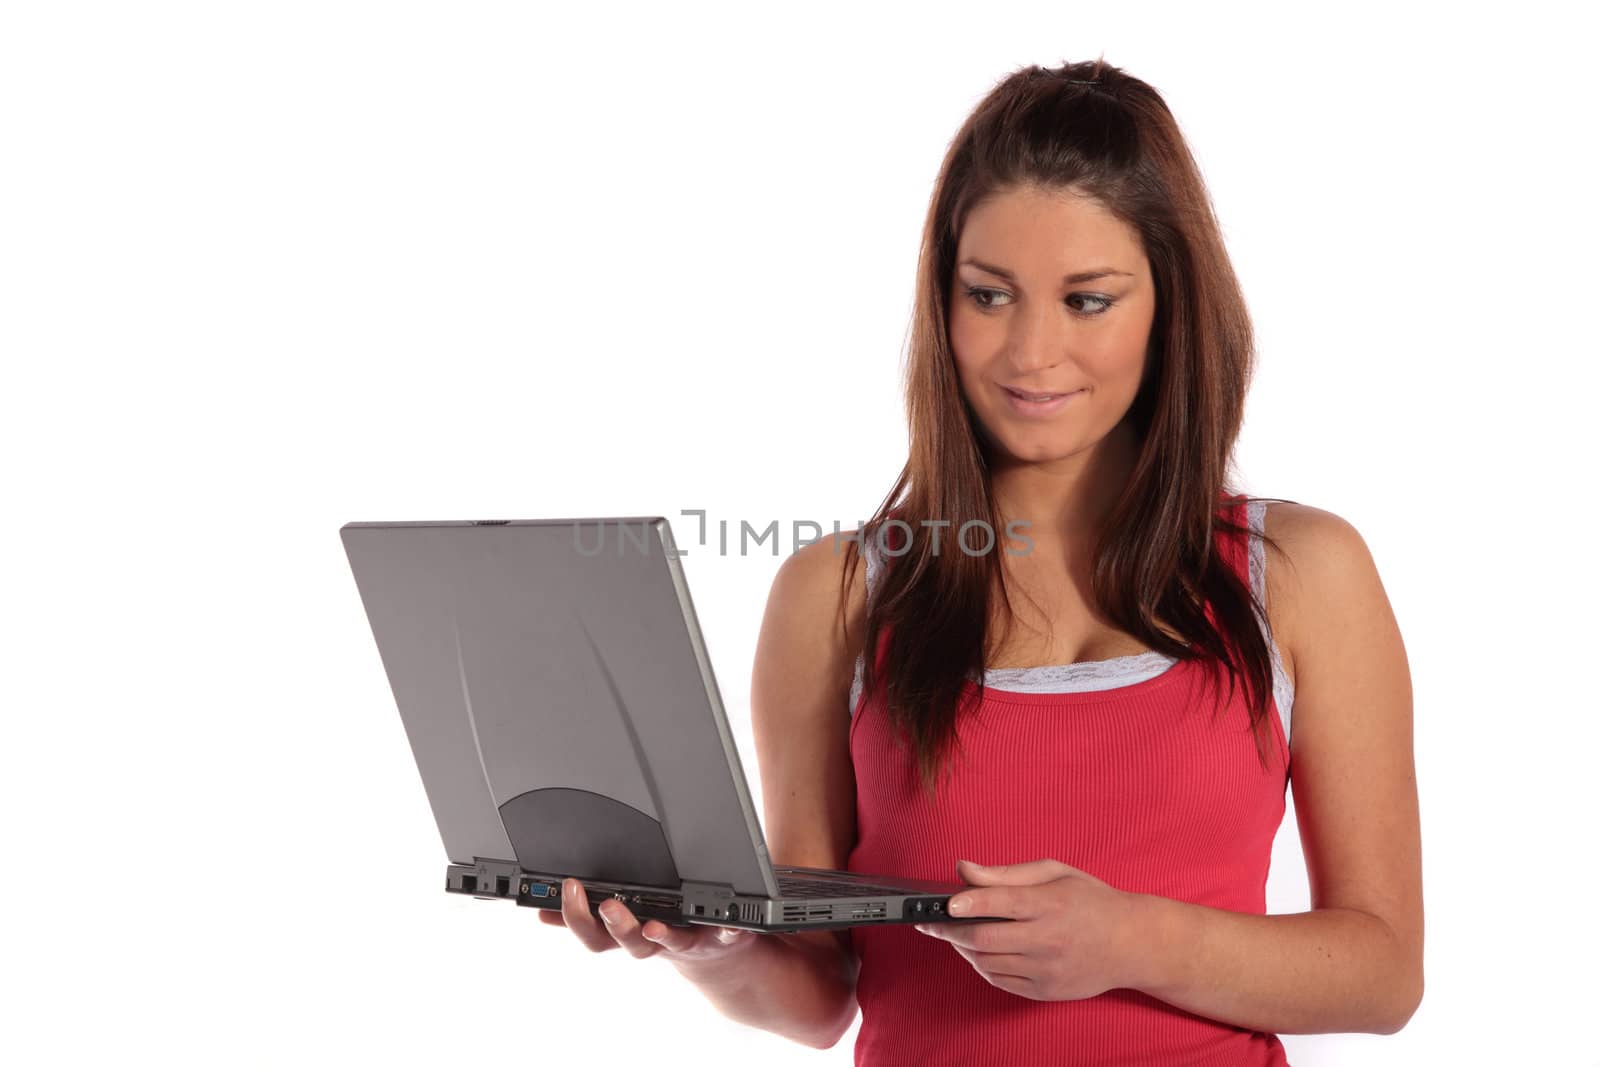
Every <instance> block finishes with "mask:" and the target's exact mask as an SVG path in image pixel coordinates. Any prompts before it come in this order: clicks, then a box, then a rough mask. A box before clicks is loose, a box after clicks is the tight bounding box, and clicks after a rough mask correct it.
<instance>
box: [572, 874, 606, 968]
mask: <svg viewBox="0 0 1600 1067" xmlns="http://www.w3.org/2000/svg"><path fill="white" fill-rule="evenodd" d="M561 917H562V918H563V919H564V920H566V924H567V929H569V930H571V931H572V932H573V933H574V934H576V935H578V940H579V941H581V942H583V946H584V947H585V948H587V949H588V950H589V951H590V952H605V951H607V950H609V949H614V948H616V947H617V942H616V940H615V939H614V938H613V937H612V936H611V935H610V934H608V933H606V931H605V930H603V929H601V927H600V920H599V919H596V918H595V917H594V915H593V914H591V913H590V911H589V897H588V894H586V893H585V892H584V891H583V883H582V882H580V881H578V880H577V879H576V878H566V879H563V880H562V882H561Z"/></svg>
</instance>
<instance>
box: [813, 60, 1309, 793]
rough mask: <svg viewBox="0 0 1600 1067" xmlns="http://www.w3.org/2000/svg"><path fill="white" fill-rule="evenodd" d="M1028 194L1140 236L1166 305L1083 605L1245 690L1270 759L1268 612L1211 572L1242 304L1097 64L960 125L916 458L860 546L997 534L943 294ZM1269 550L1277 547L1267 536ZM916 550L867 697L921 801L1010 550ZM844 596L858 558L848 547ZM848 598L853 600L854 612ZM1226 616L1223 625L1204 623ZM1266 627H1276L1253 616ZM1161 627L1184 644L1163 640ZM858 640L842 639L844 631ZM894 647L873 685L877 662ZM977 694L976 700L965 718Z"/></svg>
mask: <svg viewBox="0 0 1600 1067" xmlns="http://www.w3.org/2000/svg"><path fill="white" fill-rule="evenodd" d="M1020 186H1039V187H1044V188H1054V189H1068V188H1070V189H1072V190H1074V191H1076V192H1079V193H1082V194H1086V195H1088V196H1090V197H1093V198H1095V199H1096V200H1098V201H1099V202H1101V203H1102V204H1104V205H1105V206H1106V207H1107V208H1108V209H1109V210H1110V211H1111V212H1113V213H1114V214H1115V215H1116V216H1117V217H1118V218H1120V219H1122V220H1123V221H1124V222H1125V223H1127V224H1128V225H1129V226H1131V227H1132V228H1133V229H1135V230H1136V231H1137V233H1138V235H1139V238H1140V240H1141V243H1142V245H1143V250H1144V253H1145V255H1146V258H1147V259H1148V261H1149V264H1150V268H1151V272H1152V275H1153V278H1154V281H1155V288H1156V314H1155V321H1154V322H1153V324H1152V326H1151V332H1150V350H1149V358H1148V359H1147V361H1146V373H1145V379H1144V381H1143V383H1142V384H1141V386H1140V389H1139V391H1138V393H1137V394H1136V395H1135V397H1134V400H1133V403H1132V405H1131V406H1130V408H1129V410H1128V414H1127V416H1126V417H1127V419H1129V420H1131V422H1132V424H1133V426H1134V428H1135V429H1136V430H1137V434H1138V439H1139V441H1140V445H1139V456H1138V460H1137V463H1136V465H1135V468H1134V471H1133V475H1132V477H1131V479H1130V480H1129V483H1128V484H1127V485H1126V487H1125V488H1124V490H1123V491H1122V493H1121V495H1120V497H1119V499H1118V500H1117V501H1116V503H1115V504H1114V505H1113V507H1112V509H1111V511H1110V512H1109V513H1108V515H1107V518H1106V521H1105V523H1104V525H1103V527H1101V528H1100V530H1099V531H1098V538H1097V540H1096V544H1095V546H1094V556H1093V564H1092V572H1091V592H1092V596H1093V597H1094V601H1095V603H1096V604H1097V605H1098V606H1099V608H1100V610H1101V612H1102V613H1103V614H1104V615H1105V617H1107V618H1109V619H1110V620H1111V621H1113V622H1114V623H1115V624H1116V625H1117V626H1118V627H1119V628H1120V629H1122V630H1124V631H1125V632H1127V633H1129V634H1131V635H1133V636H1135V637H1137V638H1139V639H1140V640H1141V641H1142V642H1144V643H1145V644H1146V645H1148V646H1149V647H1150V648H1152V649H1154V650H1156V651H1159V652H1162V653H1165V654H1167V655H1169V656H1173V657H1175V658H1178V659H1199V660H1201V661H1203V662H1204V663H1205V665H1206V667H1207V670H1208V672H1210V676H1211V677H1212V678H1213V679H1215V678H1216V676H1217V675H1218V673H1219V672H1220V671H1226V674H1227V678H1228V692H1229V696H1230V697H1231V695H1232V693H1233V686H1234V685H1235V683H1236V681H1239V680H1241V679H1242V681H1243V683H1244V691H1245V695H1246V702H1247V704H1248V706H1249V708H1250V728H1251V731H1252V732H1253V734H1254V736H1255V741H1256V748H1257V751H1258V754H1259V755H1260V758H1261V762H1262V764H1263V766H1266V764H1267V755H1266V753H1267V746H1268V739H1269V738H1270V737H1271V734H1270V729H1271V727H1270V723H1269V721H1268V719H1267V711H1268V703H1267V702H1268V699H1269V697H1270V694H1271V680H1272V675H1271V669H1272V668H1271V660H1270V658H1269V652H1268V649H1267V644H1266V641H1265V640H1264V638H1263V637H1262V634H1261V631H1260V630H1259V628H1258V626H1257V623H1256V613H1257V612H1261V611H1262V605H1261V604H1260V603H1258V602H1257V601H1256V600H1255V598H1254V596H1253V595H1252V592H1251V590H1250V588H1249V587H1248V585H1247V584H1246V583H1245V582H1242V581H1240V579H1239V578H1238V576H1237V575H1236V574H1235V572H1234V571H1233V570H1232V569H1231V568H1229V567H1228V566H1227V565H1226V563H1225V562H1224V560H1223V558H1222V556H1221V555H1220V552H1219V548H1218V541H1217V535H1218V534H1219V532H1221V531H1223V530H1230V531H1233V532H1234V533H1237V534H1244V535H1249V534H1250V533H1251V531H1249V530H1248V528H1247V527H1246V525H1245V524H1243V523H1239V524H1235V523H1231V522H1229V521H1228V520H1227V519H1226V518H1224V517H1223V516H1222V515H1221V514H1219V506H1220V504H1221V501H1222V496H1223V494H1224V493H1229V492H1232V490H1231V489H1230V482H1231V475H1230V469H1231V464H1232V452H1233V445H1234V441H1235V439H1236V438H1237V436H1238V433H1239V426H1240V423H1241V421H1242V417H1243V410H1244V400H1245V394H1246V392H1247V390H1248V387H1249V383H1250V376H1251V371H1252V367H1253V362H1254V352H1253V349H1254V340H1253V334H1252V329H1251V325H1250V319H1249V316H1248V314H1247V312H1246V309H1245V302H1244V296H1243V294H1242V292H1241V291H1240V287H1239V282H1238V279H1237V278H1236V277H1235V275H1234V271H1233V267H1232V265H1231V263H1230V262H1229V260H1228V255H1227V252H1226V250H1225V249H1224V247H1223V242H1222V236H1221V233H1220V230H1219V227H1218V225H1217V220H1216V217H1215V213H1214V210H1213V208H1212V205H1211V201H1210V197H1209V195H1208V194H1207V192H1206V189H1205V186H1204V183H1203V181H1202V179H1201V176H1200V171H1199V167H1198V166H1197V165H1196V164H1195V161H1194V158H1193V157H1192V155H1191V154H1190V152H1189V148H1188V146H1187V145H1186V143H1185V142H1184V139H1183V136H1182V134H1181V132H1180V131H1179V129H1178V126H1177V123H1176V121H1175V120H1174V119H1173V116H1172V113H1171V112H1170V111H1169V110H1168V108H1167V105H1166V103H1165V102H1164V101H1163V100H1162V99H1161V97H1160V95H1159V94H1158V93H1157V92H1156V91H1155V90H1154V89H1153V88H1151V87H1150V86H1149V85H1147V84H1146V83H1145V82H1143V81H1140V80H1139V79H1138V78H1135V77H1133V76H1131V75H1129V74H1127V73H1125V72H1123V71H1122V70H1120V69H1119V68H1117V67H1114V66H1111V65H1110V64H1107V63H1106V62H1105V61H1104V58H1103V57H1102V58H1101V59H1099V60H1096V61H1094V62H1084V63H1067V64H1063V65H1062V66H1060V67H1056V68H1054V69H1045V68H1042V67H1038V66H1029V67H1025V68H1022V69H1020V70H1018V71H1016V72H1015V73H1012V74H1010V75H1009V76H1007V77H1006V78H1004V79H1003V80H1002V81H1001V82H1000V83H999V84H998V85H996V86H995V88H994V89H993V90H992V91H991V92H990V93H989V94H988V96H986V97H985V98H984V99H983V100H982V101H981V102H980V103H979V104H978V106H977V108H976V109H975V110H974V111H973V113H972V114H971V116H969V117H968V119H967V121H966V122H965V123H964V124H963V125H962V127H961V129H960V131H959V132H958V133H957V134H956V136H955V139H954V140H953V142H952V143H951V145H950V148H949V151H948V152H947V153H946V155H945V159H944V163H943V165H942V166H941V168H940V172H939V178H938V182H937V184H936V186H935V188H934V193H933V198H932V201H931V203H930V205H929V209H928V214H927V218H926V221H925V223H924V226H923V232H922V246H921V253H920V257H919V261H918V267H917V294H916V304H915V310H914V312H913V315H914V319H913V323H912V330H911V337H910V346H909V347H910V351H909V358H908V360H907V363H906V379H905V402H906V413H907V417H908V419H909V422H910V454H909V456H908V458H907V460H906V463H905V466H904V467H903V468H902V470H901V472H900V475H899V477H898V478H897V480H896V481H895V484H894V487H893V488H892V489H891V490H890V492H889V494H888V496H887V497H886V498H885V499H884V501H883V503H882V504H881V505H880V506H879V508H878V510H877V511H876V512H875V513H874V515H873V516H872V518H871V519H869V520H867V522H865V523H864V524H862V527H861V529H860V532H859V538H860V539H861V540H864V539H866V538H868V537H879V536H880V533H882V539H881V540H879V541H878V544H879V545H888V544H890V543H892V542H893V539H894V534H893V533H892V532H886V531H895V530H896V529H897V528H898V527H897V526H891V527H885V525H884V524H885V523H887V522H890V521H891V520H898V521H899V522H901V523H905V524H907V527H906V528H913V529H922V528H923V527H922V526H921V523H922V522H924V521H929V522H935V521H937V522H939V523H941V524H943V523H944V522H946V521H948V523H949V525H948V527H947V529H948V530H949V531H950V532H951V533H952V534H953V533H954V532H955V531H958V530H960V529H961V528H962V526H963V524H964V523H967V522H969V521H981V522H984V523H987V524H988V529H989V530H991V531H995V536H996V545H998V538H999V537H1000V534H999V531H1000V530H1001V529H1002V520H1001V516H1000V514H999V511H998V509H997V506H996V501H995V499H994V497H993V494H992V493H991V487H990V481H989V466H988V449H989V447H990V446H989V445H988V444H987V443H986V442H985V441H984V439H983V438H982V436H981V435H980V433H979V431H978V428H977V426H976V425H975V416H974V415H973V413H972V411H971V408H970V407H969V405H968V403H967V401H966V398H965V397H964V395H963V393H962V390H961V386H960V382H959V379H958V378H957V374H956V369H955V362H954V358H953V356H952V353H951V348H950V340H949V334H948V330H947V323H946V314H947V307H946V298H947V286H949V285H950V283H951V280H952V277H953V274H954V269H955V254H956V246H957V243H958V239H959V237H960V234H961V227H962V225H963V224H964V222H965V220H966V218H967V215H968V213H969V212H970V211H971V210H972V208H973V207H974V206H975V205H976V204H977V203H979V202H980V201H982V200H984V199H985V198H987V197H990V196H993V195H996V194H998V193H1000V192H1003V191H1005V190H1008V189H1011V188H1016V187H1020ZM1266 540H1267V543H1269V544H1272V546H1273V548H1274V550H1275V551H1276V550H1277V545H1276V544H1275V543H1274V542H1272V540H1271V539H1270V538H1268V539H1266ZM932 541H933V539H932V538H929V537H916V538H912V539H911V541H910V543H909V544H908V545H906V546H905V554H904V555H900V556H898V557H897V558H896V559H895V564H894V566H892V567H888V568H885V571H884V575H883V577H882V578H881V579H880V580H879V581H878V583H877V588H875V589H874V590H873V594H872V596H871V598H870V600H869V603H868V605H867V611H866V618H865V622H864V630H865V632H864V634H862V635H861V639H860V641H859V642H858V643H857V642H852V643H853V644H855V645H856V647H858V648H861V649H863V650H864V652H865V664H864V668H863V675H862V682H863V691H864V692H866V693H869V694H870V693H875V692H877V691H878V689H879V686H880V685H881V687H882V694H883V699H884V707H885V709H886V710H887V713H888V715H889V718H890V721H891V723H892V724H893V725H894V727H895V728H896V729H897V731H898V732H899V733H900V734H901V736H902V737H909V738H910V741H911V743H912V744H913V746H914V749H915V755H916V760H917V765H918V768H919V771H920V774H921V778H922V781H923V784H924V786H925V787H926V788H928V789H930V790H932V789H936V788H937V777H938V772H939V770H940V767H941V765H942V764H944V762H945V759H946V756H947V754H948V751H949V749H950V748H951V746H952V745H953V744H955V742H956V737H957V734H956V722H957V718H958V716H960V715H962V714H963V713H965V712H967V711H968V710H969V709H970V708H975V707H976V705H977V702H978V701H979V700H981V699H982V692H983V668H984V658H985V651H984V650H985V646H986V641H987V638H988V636H989V635H988V628H989V607H990V592H991V590H992V589H994V588H995V587H996V586H997V585H998V587H999V588H1000V589H1001V591H1002V593H1003V594H1004V595H1005V598H1006V603H1007V605H1008V606H1009V604H1010V593H1009V592H1008V591H1007V590H1006V584H1005V575H1004V570H1003V567H1002V563H1001V560H1000V558H999V557H1000V553H999V551H997V550H991V551H987V552H983V553H981V554H969V553H968V552H966V551H949V550H946V551H942V552H941V551H937V550H935V548H934V547H933V546H932ZM850 546H851V547H850V548H849V549H847V552H848V554H849V557H850V558H849V562H848V565H847V567H846V569H845V575H844V586H845V587H846V588H848V586H849V584H850V582H851V580H852V578H853V573H854V570H855V566H856V564H857V563H858V562H859V561H860V545H859V541H852V542H850ZM842 593H843V590H842V589H841V597H840V600H841V604H842V603H843V601H844V597H843V595H842ZM1207 603H1210V604H1211V605H1213V611H1214V612H1215V618H1216V621H1217V625H1215V626H1214V625H1213V624H1212V623H1211V621H1210V620H1208V619H1207V618H1206V615H1205V605H1206V604H1207ZM1261 617H1262V618H1265V615H1264V614H1263V615H1261ZM1158 621H1159V622H1161V623H1164V624H1165V625H1166V626H1168V627H1170V628H1171V630H1172V632H1173V634H1174V635H1175V636H1169V634H1168V633H1167V632H1164V631H1163V629H1161V628H1160V627H1158V625H1157V623H1158ZM846 636H847V639H848V637H849V635H848V632H847V634H846ZM880 642H881V643H882V644H883V646H884V647H883V650H882V654H883V656H884V667H883V671H882V674H881V675H880V673H879V670H878V663H877V659H876V655H875V654H874V653H875V651H876V650H878V649H879V645H880ZM968 681H972V682H973V684H974V691H973V692H972V700H971V701H969V702H968V703H966V704H962V703H961V697H962V694H963V693H964V692H966V689H965V685H966V683H967V682H968Z"/></svg>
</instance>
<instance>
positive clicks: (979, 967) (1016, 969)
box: [956, 946, 1036, 982]
mask: <svg viewBox="0 0 1600 1067" xmlns="http://www.w3.org/2000/svg"><path fill="white" fill-rule="evenodd" d="M956 952H957V953H959V954H960V956H961V958H962V959H964V960H966V961H967V962H968V963H970V964H972V969H973V970H975V971H977V972H978V973H979V974H981V975H983V976H984V978H986V979H993V978H1008V979H1011V980H1012V981H1016V982H1032V981H1033V980H1034V969H1035V967H1036V964H1035V963H1034V961H1033V960H1030V959H1029V958H1028V957H1026V956H1019V955H1016V954H1015V953H1008V952H974V951H973V950H971V949H969V948H960V947H959V946H958V947H957V948H956Z"/></svg>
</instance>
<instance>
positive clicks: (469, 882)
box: [461, 874, 478, 893]
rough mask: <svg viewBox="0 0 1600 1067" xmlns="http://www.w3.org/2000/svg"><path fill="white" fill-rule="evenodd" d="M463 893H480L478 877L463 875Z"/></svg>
mask: <svg viewBox="0 0 1600 1067" xmlns="http://www.w3.org/2000/svg"><path fill="white" fill-rule="evenodd" d="M461 891H462V892H463V893H476V892H477V891H478V876H477V875H475V874H463V875H462V876H461Z"/></svg>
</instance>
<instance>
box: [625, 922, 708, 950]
mask: <svg viewBox="0 0 1600 1067" xmlns="http://www.w3.org/2000/svg"><path fill="white" fill-rule="evenodd" d="M639 936H641V937H643V938H644V939H645V940H646V941H648V942H649V943H651V944H653V945H659V946H660V947H661V948H663V949H665V950H666V951H667V952H690V951H692V950H694V949H697V948H702V947H704V946H705V944H706V937H707V934H706V932H705V927H701V926H687V927H685V926H668V925H667V924H666V923H664V922H662V921H661V920H659V919H648V920H646V921H645V924H644V925H643V926H642V927H640V929H639Z"/></svg>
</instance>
